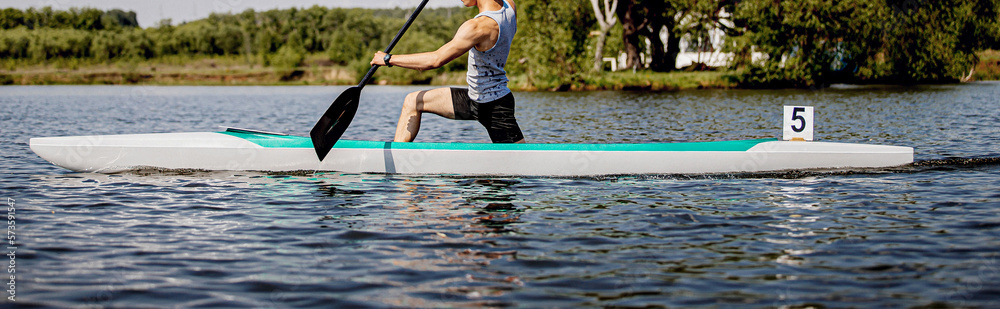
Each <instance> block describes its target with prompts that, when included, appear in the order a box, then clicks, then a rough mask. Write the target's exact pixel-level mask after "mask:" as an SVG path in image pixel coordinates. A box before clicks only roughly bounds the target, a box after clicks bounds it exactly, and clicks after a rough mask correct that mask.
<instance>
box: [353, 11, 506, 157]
mask: <svg viewBox="0 0 1000 309" xmlns="http://www.w3.org/2000/svg"><path fill="white" fill-rule="evenodd" d="M462 3H463V4H465V6H466V7H477V8H478V9H479V14H478V15H476V17H474V18H472V19H470V20H468V21H466V22H465V23H463V24H462V26H461V27H459V28H458V32H456V33H455V37H454V38H453V39H452V40H451V41H450V42H448V43H446V44H445V45H444V46H441V47H440V48H438V49H437V50H436V51H433V52H425V53H417V54H406V55H392V54H386V53H384V52H381V51H379V52H376V53H375V56H374V57H373V58H372V61H371V64H372V65H381V66H387V67H392V66H398V67H403V68H408V69H414V70H430V69H436V68H440V67H441V66H444V65H445V64H447V63H448V62H451V61H452V60H455V58H458V57H459V56H461V55H462V54H465V53H466V52H468V53H469V72H468V74H467V75H468V76H467V78H466V79H467V81H468V83H469V88H468V89H466V88H450V87H444V88H437V89H432V90H424V91H417V92H413V93H410V94H408V95H407V96H406V98H405V99H404V100H403V110H402V112H400V115H399V123H397V124H396V136H395V138H394V141H396V142H411V141H413V139H414V138H416V137H417V132H419V131H420V117H421V114H423V113H425V112H429V113H434V114H437V115H440V116H442V117H445V118H449V119H455V120H478V121H479V123H481V124H482V125H483V126H484V127H486V130H487V131H488V132H489V135H490V139H491V140H493V142H494V143H523V142H524V135H523V134H522V133H521V128H520V127H518V125H517V120H516V119H515V118H514V94H513V93H511V91H510V89H509V88H508V87H507V72H506V71H504V66H505V65H506V63H507V56H508V55H509V54H510V45H511V42H513V39H514V33H515V32H517V17H516V16H515V8H516V7H515V4H514V1H513V0H462Z"/></svg>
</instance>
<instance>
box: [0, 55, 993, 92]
mask: <svg viewBox="0 0 1000 309" xmlns="http://www.w3.org/2000/svg"><path fill="white" fill-rule="evenodd" d="M978 55H979V58H980V63H979V64H978V65H977V66H976V70H975V72H974V74H973V80H1000V51H995V50H987V51H983V52H980V53H978ZM3 61H4V62H2V63H0V85H66V84H72V85H105V84H112V85H134V84H142V85H205V86H217V85H353V84H357V82H358V79H359V76H360V75H361V74H362V73H363V72H365V71H366V70H367V65H366V64H364V63H361V64H355V65H352V66H351V65H349V66H345V65H335V64H332V63H330V62H329V61H326V60H325V59H324V57H323V55H312V56H309V57H308V58H307V59H306V61H304V64H303V65H301V66H299V67H295V68H281V67H275V66H261V65H259V64H254V63H259V61H257V60H255V59H246V58H245V57H242V56H210V57H200V58H194V59H192V58H190V57H164V58H156V59H150V60H145V61H141V62H140V61H116V62H110V63H108V62H96V63H95V62H89V63H88V62H81V61H78V60H65V59H59V60H56V61H51V62H47V63H44V64H32V63H30V62H28V61H21V60H14V59H6V60H3ZM394 70H399V69H394ZM737 74H738V73H737V72H734V71H707V72H670V73H656V72H649V71H639V72H631V71H619V72H603V73H600V74H596V73H585V74H580V75H578V76H575V77H573V78H571V79H570V80H571V81H570V82H561V81H545V80H537V79H531V78H529V77H528V76H524V75H516V74H514V75H512V76H511V88H512V89H515V90H519V91H583V90H644V91H673V90H685V89H728V88H739V87H740V85H739V84H738V83H737V82H736V81H737V80H738V79H737ZM407 76H408V75H406V74H385V72H383V73H381V74H378V75H377V76H376V83H378V84H391V85H411V84H426V85H462V84H464V83H465V76H464V72H461V71H442V72H441V73H439V74H436V75H433V76H432V77H430V78H421V79H420V80H414V79H412V78H410V77H407Z"/></svg>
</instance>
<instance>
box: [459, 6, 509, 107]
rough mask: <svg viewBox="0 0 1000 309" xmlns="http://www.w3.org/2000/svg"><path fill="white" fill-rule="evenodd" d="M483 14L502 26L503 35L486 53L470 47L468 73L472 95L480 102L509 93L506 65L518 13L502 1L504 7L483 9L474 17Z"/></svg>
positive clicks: (467, 77)
mask: <svg viewBox="0 0 1000 309" xmlns="http://www.w3.org/2000/svg"><path fill="white" fill-rule="evenodd" d="M480 16H486V17H489V18H492V19H493V20H495V21H496V22H497V24H498V25H500V35H499V36H498V37H497V43H496V45H493V48H490V49H489V50H487V51H484V52H481V51H479V50H477V49H476V48H475V47H473V48H472V49H471V50H469V73H468V74H467V76H466V80H467V81H468V82H469V98H470V99H472V100H473V101H476V102H479V103H487V102H491V101H495V100H497V99H499V98H501V97H503V96H505V95H507V94H508V93H510V88H507V71H505V70H504V66H505V65H507V56H508V55H509V54H510V44H511V43H512V42H513V41H514V33H515V32H517V16H515V15H514V8H513V7H511V6H510V4H508V3H507V1H506V0H505V1H503V9H500V10H499V11H488V12H482V13H479V15H476V17H475V18H479V17H480Z"/></svg>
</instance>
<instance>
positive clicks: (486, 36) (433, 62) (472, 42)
mask: <svg viewBox="0 0 1000 309" xmlns="http://www.w3.org/2000/svg"><path fill="white" fill-rule="evenodd" d="M491 24H492V25H491ZM499 29H500V26H499V25H497V23H496V22H495V21H493V19H491V18H489V17H485V16H484V17H480V18H475V19H471V20H468V21H466V22H465V23H463V24H462V26H461V27H459V28H458V32H456V33H455V37H454V38H452V39H451V41H449V42H448V43H446V44H444V46H441V47H440V48H438V49H437V50H435V51H432V52H426V53H418V54H404V55H392V59H391V60H389V63H391V64H392V65H393V66H398V67H404V68H408V69H414V70H421V71H423V70H431V69H437V68H440V67H442V66H444V65H445V64H447V63H448V62H451V61H452V60H455V58H458V57H459V56H462V55H464V54H465V53H466V52H468V51H469V49H472V48H474V47H476V46H477V45H484V44H483V43H484V42H488V41H490V40H491V39H492V40H493V41H495V40H496V38H495V36H496V35H497V34H498V33H499V31H500V30H499ZM384 58H385V53H384V52H381V51H379V52H376V53H375V56H374V57H373V58H372V61H371V64H372V65H385V62H384Z"/></svg>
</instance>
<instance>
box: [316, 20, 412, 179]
mask: <svg viewBox="0 0 1000 309" xmlns="http://www.w3.org/2000/svg"><path fill="white" fill-rule="evenodd" d="M427 1H428V0H423V1H421V2H420V5H418V6H417V9H416V10H414V11H413V14H410V18H409V19H407V20H406V24H405V25H403V28H402V29H399V32H398V33H396V37H395V38H393V39H392V42H391V43H389V47H386V48H385V53H387V54H388V53H389V52H391V51H392V48H393V47H395V46H396V43H397V42H399V38H400V37H402V36H403V33H405V32H406V29H409V28H410V24H412V23H413V20H414V19H416V18H417V14H420V11H421V10H423V9H424V5H426V4H427ZM378 67H379V66H378V65H372V68H371V69H369V70H368V74H365V77H364V78H362V79H361V82H360V83H358V85H357V86H355V87H351V88H347V90H344V92H343V93H341V94H340V96H339V97H337V99H336V100H334V101H333V103H332V104H330V108H328V109H327V110H326V113H324V114H323V117H321V118H320V119H319V121H318V122H316V126H313V128H312V131H309V136H310V137H312V142H313V148H316V155H317V156H318V157H319V160H320V161H323V158H326V155H327V154H328V153H330V149H331V148H333V145H335V144H337V140H339V139H340V136H342V135H344V131H346V130H347V126H349V125H351V120H353V119H354V114H355V113H357V111H358V101H359V99H360V97H361V89H363V88H365V84H368V80H369V79H371V78H372V75H374V74H375V71H376V70H378Z"/></svg>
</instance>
